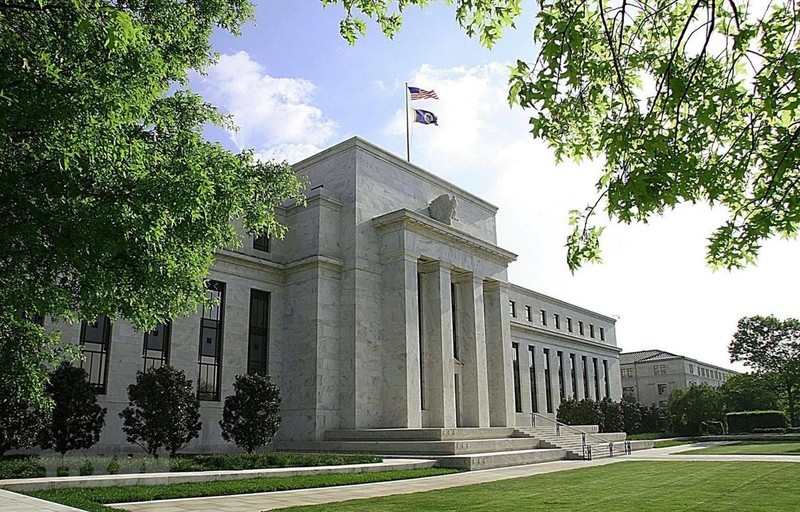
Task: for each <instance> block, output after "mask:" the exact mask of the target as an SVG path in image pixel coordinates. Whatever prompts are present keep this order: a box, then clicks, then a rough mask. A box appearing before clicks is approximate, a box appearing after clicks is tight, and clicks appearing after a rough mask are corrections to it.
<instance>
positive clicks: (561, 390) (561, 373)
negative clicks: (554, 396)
mask: <svg viewBox="0 0 800 512" xmlns="http://www.w3.org/2000/svg"><path fill="white" fill-rule="evenodd" d="M556 355H557V356H558V392H559V393H560V397H561V398H560V400H561V401H562V402H563V401H564V400H566V399H567V396H566V395H567V392H566V390H565V389H564V388H565V386H564V353H563V352H561V351H560V350H559V351H558V352H556Z"/></svg>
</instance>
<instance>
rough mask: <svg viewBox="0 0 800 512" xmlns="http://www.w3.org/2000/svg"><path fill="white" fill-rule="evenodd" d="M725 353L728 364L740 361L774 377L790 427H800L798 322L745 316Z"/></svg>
mask: <svg viewBox="0 0 800 512" xmlns="http://www.w3.org/2000/svg"><path fill="white" fill-rule="evenodd" d="M728 352H730V355H731V361H739V362H743V363H745V364H746V365H748V366H750V367H751V368H753V369H754V370H755V371H756V373H758V374H761V375H765V374H772V375H773V377H774V378H775V379H776V380H777V381H778V383H779V386H780V389H781V392H782V394H783V396H784V398H785V399H786V403H787V406H788V410H789V418H790V420H791V422H792V425H793V426H798V425H800V418H798V413H797V410H796V409H797V407H796V401H797V393H798V390H800V320H797V319H795V318H787V319H786V320H779V319H778V318H776V317H774V316H766V317H765V316H753V317H744V318H742V319H741V320H739V323H738V325H737V329H736V333H735V334H734V335H733V340H732V341H731V343H730V345H729V346H728Z"/></svg>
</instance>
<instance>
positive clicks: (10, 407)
mask: <svg viewBox="0 0 800 512" xmlns="http://www.w3.org/2000/svg"><path fill="white" fill-rule="evenodd" d="M49 419H50V415H49V411H46V410H41V409H39V408H37V407H34V406H32V405H31V404H29V403H28V402H26V401H25V400H21V399H20V398H19V396H17V393H16V392H14V391H13V390H11V389H8V388H6V387H4V386H0V458H2V457H3V454H4V453H5V452H7V451H8V450H17V449H20V448H21V449H28V448H33V447H34V446H36V442H37V439H38V438H39V433H40V432H41V431H42V429H43V428H45V426H46V425H47V423H48V421H49Z"/></svg>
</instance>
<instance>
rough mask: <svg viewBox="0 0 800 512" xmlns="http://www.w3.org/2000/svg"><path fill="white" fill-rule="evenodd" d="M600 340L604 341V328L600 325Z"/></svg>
mask: <svg viewBox="0 0 800 512" xmlns="http://www.w3.org/2000/svg"><path fill="white" fill-rule="evenodd" d="M600 341H606V330H605V329H603V328H602V327H601V328H600Z"/></svg>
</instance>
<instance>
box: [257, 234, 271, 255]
mask: <svg viewBox="0 0 800 512" xmlns="http://www.w3.org/2000/svg"><path fill="white" fill-rule="evenodd" d="M269 242H270V240H269V235H261V236H259V237H257V238H254V239H253V249H256V250H258V251H264V252H269Z"/></svg>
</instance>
